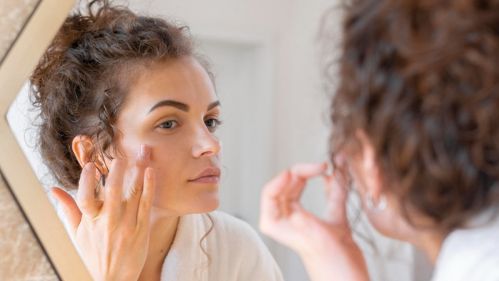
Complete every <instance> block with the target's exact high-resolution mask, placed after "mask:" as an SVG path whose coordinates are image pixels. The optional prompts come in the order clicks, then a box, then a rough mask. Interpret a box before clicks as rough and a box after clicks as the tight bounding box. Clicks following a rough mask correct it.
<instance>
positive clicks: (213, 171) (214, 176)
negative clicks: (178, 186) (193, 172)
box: [189, 167, 220, 183]
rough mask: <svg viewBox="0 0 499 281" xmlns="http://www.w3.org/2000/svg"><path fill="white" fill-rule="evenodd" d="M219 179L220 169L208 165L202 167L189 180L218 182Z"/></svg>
mask: <svg viewBox="0 0 499 281" xmlns="http://www.w3.org/2000/svg"><path fill="white" fill-rule="evenodd" d="M219 180H220V169H219V168H216V167H209V168H206V169H204V170H203V171H202V172H201V173H200V174H199V175H197V176H196V177H195V178H193V179H190V180H189V182H197V183H218V181H219Z"/></svg>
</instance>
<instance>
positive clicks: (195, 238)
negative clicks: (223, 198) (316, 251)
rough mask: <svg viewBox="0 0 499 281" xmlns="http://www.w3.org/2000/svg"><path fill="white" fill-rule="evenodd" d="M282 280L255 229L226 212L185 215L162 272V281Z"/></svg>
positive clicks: (277, 268)
mask: <svg viewBox="0 0 499 281" xmlns="http://www.w3.org/2000/svg"><path fill="white" fill-rule="evenodd" d="M208 216H211V218H212V219H213V229H212V231H211V232H210V233H209V234H208V235H207V236H206V237H205V238H204V239H203V236H204V235H205V234H206V233H207V232H208V230H209V229H210V227H211V226H212V222H211V221H210V219H209V217H208ZM203 249H204V251H205V252H203ZM282 280H283V278H282V274H281V271H280V270H279V267H278V266H277V264H276V262H275V260H274V258H273V257H272V255H271V254H270V252H269V251H268V249H267V247H266V246H265V245H264V243H263V242H262V240H261V239H260V237H259V236H258V234H257V233H256V232H255V230H254V229H253V228H252V227H250V226H249V225H248V224H247V223H245V222H243V221H241V220H239V219H237V218H234V217H232V216H229V215H227V214H225V213H222V212H212V213H210V214H209V215H208V214H193V215H186V216H183V217H181V219H180V222H179V225H178V229H177V234H176V236H175V240H174V241H173V244H172V246H171V249H170V251H169V252H168V255H167V257H166V259H165V262H164V264H163V269H162V272H161V281H282Z"/></svg>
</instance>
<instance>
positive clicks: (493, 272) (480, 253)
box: [432, 211, 499, 281]
mask: <svg viewBox="0 0 499 281" xmlns="http://www.w3.org/2000/svg"><path fill="white" fill-rule="evenodd" d="M491 214H493V212H491V211H489V212H485V213H484V214H482V215H480V216H478V217H477V218H475V219H474V220H472V222H471V223H470V224H469V226H468V227H467V228H463V229H459V230H455V231H453V232H451V233H450V234H449V236H447V238H446V239H445V240H444V243H443V245H442V249H441V251H440V254H439V256H438V259H437V262H436V266H435V273H434V275H433V279H432V281H475V280H476V281H499V215H498V216H496V217H495V218H494V217H491ZM491 218H492V220H490V219H491Z"/></svg>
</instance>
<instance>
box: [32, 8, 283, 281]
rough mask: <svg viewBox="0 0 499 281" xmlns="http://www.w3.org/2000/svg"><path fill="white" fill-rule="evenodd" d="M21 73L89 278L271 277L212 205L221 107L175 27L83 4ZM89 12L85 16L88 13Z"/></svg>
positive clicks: (239, 231) (254, 238)
mask: <svg viewBox="0 0 499 281" xmlns="http://www.w3.org/2000/svg"><path fill="white" fill-rule="evenodd" d="M88 11H89V15H86V16H85V15H82V14H81V13H76V14H74V15H72V16H70V17H68V18H67V19H66V21H65V22H64V24H63V26H62V28H61V30H60V31H59V32H58V34H57V36H56V38H55V39H54V41H53V42H52V44H51V46H50V47H49V49H48V50H47V52H46V53H45V55H44V56H43V58H42V60H41V61H40V63H39V65H38V66H37V68H36V70H35V71H34V73H33V75H32V77H31V83H32V85H33V89H34V98H35V105H37V106H39V107H40V110H41V120H42V124H41V130H40V145H41V151H42V155H43V158H44V160H45V161H46V163H47V164H48V166H49V168H50V169H51V171H52V172H53V173H54V175H55V177H56V178H57V180H58V181H59V182H60V183H61V184H62V185H63V186H65V187H66V188H67V189H72V190H75V189H76V190H77V192H76V195H75V197H76V200H75V199H73V197H72V196H71V195H70V194H68V193H66V191H64V190H63V189H60V188H54V189H53V190H52V194H53V196H54V197H55V198H56V199H57V201H58V202H59V203H60V205H61V206H62V210H63V211H64V214H65V217H66V219H67V227H68V230H69V233H70V236H71V238H72V240H73V242H74V243H75V245H76V247H77V249H78V251H79V253H80V255H81V257H82V259H83V261H84V263H85V264H86V266H87V268H88V270H89V272H90V274H91V276H92V277H93V278H94V280H185V281H192V280H282V277H281V273H280V271H279V269H278V267H277V265H276V263H275V261H274V259H273V258H272V256H271V255H270V253H269V252H268V250H267V249H266V248H265V246H264V244H263V243H262V241H261V240H260V239H259V237H258V235H257V234H256V232H255V231H254V230H252V229H251V228H250V227H249V226H248V225H247V224H245V223H243V222H241V221H239V220H237V219H235V218H233V217H230V216H228V215H226V214H223V213H220V212H212V211H213V210H215V209H216V208H217V207H218V204H219V202H218V186H219V179H220V176H221V174H220V169H219V165H220V162H219V161H220V159H219V153H220V143H219V141H218V139H217V137H216V136H215V131H216V129H217V127H218V126H219V124H220V121H219V119H220V111H221V110H220V102H219V101H218V99H217V96H216V94H215V90H214V85H213V81H212V79H210V75H209V72H208V71H207V69H206V67H205V66H204V64H203V62H202V60H200V59H199V57H198V56H197V55H196V54H195V53H194V50H193V48H192V42H191V39H190V38H189V36H188V35H187V34H186V28H185V27H178V26H175V25H173V24H170V23H168V22H166V21H164V20H162V19H158V18H151V17H142V16H138V15H136V14H134V13H133V12H131V11H130V10H128V9H127V8H124V7H113V6H110V5H109V4H108V3H107V1H92V2H91V3H90V4H89V5H88ZM92 11H93V12H92Z"/></svg>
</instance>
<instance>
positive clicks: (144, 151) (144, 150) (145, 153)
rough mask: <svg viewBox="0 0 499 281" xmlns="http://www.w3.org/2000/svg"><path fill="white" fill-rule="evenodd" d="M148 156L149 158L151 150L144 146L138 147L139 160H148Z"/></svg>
mask: <svg viewBox="0 0 499 281" xmlns="http://www.w3.org/2000/svg"><path fill="white" fill-rule="evenodd" d="M150 156H151V149H150V148H149V147H148V146H147V145H145V144H142V145H140V155H139V158H140V159H141V160H149V157H150Z"/></svg>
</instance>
